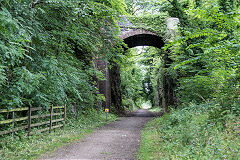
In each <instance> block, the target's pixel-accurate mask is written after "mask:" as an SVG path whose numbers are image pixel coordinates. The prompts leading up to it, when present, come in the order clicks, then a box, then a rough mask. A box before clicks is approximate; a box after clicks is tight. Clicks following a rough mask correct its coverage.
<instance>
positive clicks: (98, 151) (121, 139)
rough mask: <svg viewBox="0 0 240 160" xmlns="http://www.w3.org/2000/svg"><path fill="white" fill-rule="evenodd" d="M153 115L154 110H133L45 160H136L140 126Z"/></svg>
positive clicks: (47, 156)
mask: <svg viewBox="0 0 240 160" xmlns="http://www.w3.org/2000/svg"><path fill="white" fill-rule="evenodd" d="M153 116H154V114H153V113H152V112H149V111H148V110H145V109H140V110H138V111H136V112H133V113H132V114H131V117H121V118H120V119H119V120H117V121H115V122H113V123H110V124H107V125H105V126H104V127H102V128H100V129H98V130H96V131H95V132H94V133H93V134H91V135H89V136H87V137H86V138H84V139H82V140H80V141H78V142H75V143H72V144H71V145H69V146H65V147H63V148H60V149H58V150H56V151H55V152H54V153H53V154H52V155H46V156H45V157H43V158H42V159H63V160H71V159H79V160H134V159H135V156H136V153H137V150H138V148H139V144H140V138H141V129H142V128H143V127H144V125H145V124H146V122H147V121H149V120H150V119H151V118H152V117H153Z"/></svg>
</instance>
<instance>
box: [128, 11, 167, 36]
mask: <svg viewBox="0 0 240 160" xmlns="http://www.w3.org/2000/svg"><path fill="white" fill-rule="evenodd" d="M167 17H168V14H167V13H165V12H163V13H159V14H154V15H151V14H149V15H141V16H128V19H129V20H130V21H131V22H132V23H133V24H134V25H135V27H136V28H142V29H146V30H149V31H152V32H154V33H157V34H158V35H159V36H161V37H165V36H166V35H165V34H166V19H167Z"/></svg>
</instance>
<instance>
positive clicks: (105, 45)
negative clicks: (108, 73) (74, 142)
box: [0, 0, 125, 112]
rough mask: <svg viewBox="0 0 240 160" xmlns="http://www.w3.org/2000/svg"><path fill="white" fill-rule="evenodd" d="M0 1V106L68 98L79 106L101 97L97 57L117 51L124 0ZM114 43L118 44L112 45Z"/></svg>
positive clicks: (56, 102)
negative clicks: (97, 80) (97, 79)
mask: <svg viewBox="0 0 240 160" xmlns="http://www.w3.org/2000/svg"><path fill="white" fill-rule="evenodd" d="M36 2H39V3H34V2H33V1H31V0H22V1H18V0H13V1H8V0H2V1H0V89H1V90H0V95H1V96H0V106H1V107H0V108H15V107H22V106H43V107H45V108H46V109H47V108H48V106H49V105H50V104H53V105H62V104H67V107H68V111H70V110H71V106H72V105H74V106H77V109H78V110H79V111H80V112H83V111H84V110H86V109H87V108H91V107H94V106H95V105H96V103H97V101H101V100H102V99H103V98H101V96H99V95H97V94H96V93H97V88H96V87H95V86H96V82H95V81H94V79H96V78H99V79H101V78H102V77H103V74H102V73H101V72H100V71H98V70H97V69H96V67H95V64H94V59H95V58H102V59H105V60H106V61H107V60H109V59H111V57H113V56H115V53H116V52H115V51H116V48H114V47H113V45H115V44H118V43H119V42H120V41H119V38H117V36H116V35H117V34H118V33H119V28H118V26H117V25H116V23H115V22H116V20H117V19H118V15H119V14H120V13H121V14H123V13H124V9H125V4H124V3H123V1H121V0H118V1H112V0H111V1H107V2H106V3H105V2H104V1H97V0H90V1H88V0H81V1H75V0H67V1H60V0H59V1H58V0H57V1H36ZM116 47H117V46H116Z"/></svg>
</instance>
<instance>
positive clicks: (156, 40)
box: [96, 16, 179, 112]
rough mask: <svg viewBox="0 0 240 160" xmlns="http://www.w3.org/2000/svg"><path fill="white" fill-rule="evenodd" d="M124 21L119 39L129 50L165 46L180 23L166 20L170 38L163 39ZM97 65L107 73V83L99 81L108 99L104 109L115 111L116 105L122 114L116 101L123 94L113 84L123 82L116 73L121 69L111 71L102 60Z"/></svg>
mask: <svg viewBox="0 0 240 160" xmlns="http://www.w3.org/2000/svg"><path fill="white" fill-rule="evenodd" d="M122 19H123V20H122V22H118V25H119V26H120V28H121V34H120V35H119V37H120V38H121V39H122V40H123V41H124V43H125V44H127V46H128V48H133V47H137V46H153V47H157V48H161V47H163V46H164V44H165V42H166V41H168V40H169V39H170V38H171V37H173V36H174V35H175V34H176V26H177V24H178V23H179V20H178V18H168V19H167V20H166V23H167V28H166V32H167V34H166V35H168V38H166V37H165V38H163V37H161V36H159V35H157V34H156V33H154V32H151V31H148V30H144V29H139V28H136V27H135V26H134V25H133V24H132V23H131V22H130V21H129V20H128V19H127V18H126V17H124V16H122ZM96 65H97V67H98V68H99V69H100V70H101V71H103V73H105V78H106V80H105V81H98V88H99V92H100V93H101V94H104V96H105V98H106V101H105V102H103V103H102V107H103V108H110V109H113V108H111V105H112V104H114V105H115V109H116V110H117V111H118V112H121V106H120V105H121V102H117V100H116V99H117V97H116V96H118V97H119V98H120V99H121V93H114V92H116V91H115V89H116V87H117V86H116V84H113V83H114V82H115V81H121V79H120V75H119V73H115V72H116V70H119V68H118V67H117V66H113V68H112V69H111V70H110V69H109V68H108V64H107V62H104V61H102V60H97V61H96ZM114 67H115V68H114ZM112 70H115V71H112ZM118 72H119V71H118ZM114 87H115V89H114ZM119 87H120V86H119ZM119 103H120V104H119ZM116 105H117V106H116Z"/></svg>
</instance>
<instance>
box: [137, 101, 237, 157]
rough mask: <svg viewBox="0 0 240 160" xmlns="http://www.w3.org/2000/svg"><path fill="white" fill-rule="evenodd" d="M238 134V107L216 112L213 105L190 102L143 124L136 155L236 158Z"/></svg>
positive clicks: (215, 107) (216, 107) (217, 107)
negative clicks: (234, 110) (234, 109)
mask: <svg viewBox="0 0 240 160" xmlns="http://www.w3.org/2000/svg"><path fill="white" fill-rule="evenodd" d="M239 135H240V117H239V110H238V112H235V113H233V112H231V111H227V112H220V110H219V105H216V104H202V105H194V104H191V105H189V106H186V107H184V108H182V109H177V110H175V111H172V112H171V113H170V114H165V115H164V116H163V117H160V118H156V119H154V120H152V121H150V122H149V123H148V124H147V126H146V128H145V129H144V131H143V132H142V143H141V146H140V150H139V154H138V158H139V159H140V160H147V159H238V158H239V157H240V145H239V144H240V136H239Z"/></svg>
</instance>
